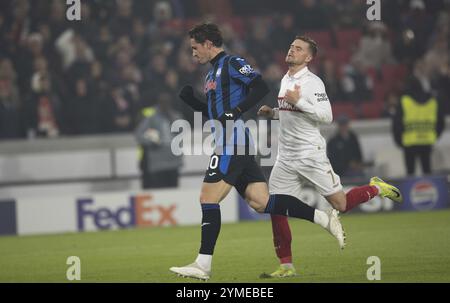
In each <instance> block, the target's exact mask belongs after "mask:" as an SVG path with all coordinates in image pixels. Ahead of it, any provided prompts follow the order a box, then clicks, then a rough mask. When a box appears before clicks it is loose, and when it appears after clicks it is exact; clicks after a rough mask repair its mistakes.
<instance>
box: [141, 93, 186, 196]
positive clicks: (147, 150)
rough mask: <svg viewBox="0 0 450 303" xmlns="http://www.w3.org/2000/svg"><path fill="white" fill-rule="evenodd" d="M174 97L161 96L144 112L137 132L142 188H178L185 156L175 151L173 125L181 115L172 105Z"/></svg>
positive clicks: (144, 109) (143, 110) (164, 94)
mask: <svg viewBox="0 0 450 303" xmlns="http://www.w3.org/2000/svg"><path fill="white" fill-rule="evenodd" d="M170 103H171V96H170V95H169V94H167V93H161V94H160V95H159V96H158V98H157V104H156V106H154V107H145V108H143V109H142V111H141V116H142V118H141V122H140V123H139V125H138V127H137V128H136V130H135V137H136V140H137V142H138V143H139V145H140V147H141V151H142V153H141V159H140V162H139V167H140V169H141V173H142V175H141V180H142V188H145V189H147V188H161V187H176V186H178V176H179V169H180V167H181V165H182V157H181V156H175V155H174V154H173V152H172V150H171V143H172V139H173V137H174V135H173V134H172V133H171V130H170V128H171V124H172V122H173V121H175V120H177V119H180V118H181V115H180V114H179V113H178V112H176V111H174V110H173V109H172V106H171V104H170Z"/></svg>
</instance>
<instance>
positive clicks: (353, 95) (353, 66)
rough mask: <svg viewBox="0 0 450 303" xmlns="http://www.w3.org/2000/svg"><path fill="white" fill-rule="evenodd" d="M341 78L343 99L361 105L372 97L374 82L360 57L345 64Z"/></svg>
mask: <svg viewBox="0 0 450 303" xmlns="http://www.w3.org/2000/svg"><path fill="white" fill-rule="evenodd" d="M343 72H344V73H343V76H342V79H341V87H342V100H344V101H352V102H355V103H356V104H357V105H359V104H360V103H361V102H363V101H368V100H371V99H372V96H373V82H372V79H371V78H370V77H369V76H368V75H367V74H366V73H365V69H364V67H363V63H362V62H361V61H360V60H359V59H358V60H354V61H353V63H349V64H347V65H345V66H344V69H343Z"/></svg>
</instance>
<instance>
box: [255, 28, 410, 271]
mask: <svg viewBox="0 0 450 303" xmlns="http://www.w3.org/2000/svg"><path fill="white" fill-rule="evenodd" d="M316 53H317V44H316V43H315V42H314V41H313V40H312V39H310V38H309V37H306V36H296V37H295V40H294V41H293V42H292V44H291V46H290V48H289V51H288V54H287V56H286V63H287V64H288V67H289V70H288V72H287V73H286V75H285V76H284V77H283V79H282V80H281V87H280V92H279V94H278V108H273V109H272V108H270V107H269V106H267V105H264V106H262V107H261V108H260V109H259V111H258V114H259V115H260V116H264V117H267V118H273V119H279V120H280V130H279V143H278V156H277V160H276V162H275V165H274V167H273V169H272V173H271V175H270V181H269V190H270V193H271V194H274V193H276V194H286V195H292V196H295V197H298V196H299V194H300V192H301V189H302V186H303V185H304V183H306V182H309V183H311V184H312V185H313V186H314V187H315V189H316V190H317V191H318V192H319V193H320V194H321V195H322V196H324V197H325V198H326V200H327V201H328V202H329V203H330V204H331V205H332V207H333V208H334V209H336V210H338V211H340V212H347V211H349V210H350V209H352V208H353V207H355V206H357V205H358V204H361V203H364V202H367V201H369V200H370V199H372V198H373V197H375V196H377V195H380V196H383V197H387V198H390V199H391V200H393V201H395V202H401V201H402V196H401V193H400V191H399V190H398V189H397V188H395V187H394V186H392V185H389V184H387V183H385V182H384V181H383V180H381V179H380V178H378V177H373V178H371V180H370V183H369V185H365V186H359V187H355V188H352V189H351V190H350V191H349V192H347V193H345V192H344V191H343V189H342V185H341V181H340V178H339V176H338V175H337V174H335V173H334V171H333V168H332V167H331V164H330V161H329V159H328V157H327V153H326V141H325V139H324V138H323V137H322V135H321V133H320V130H319V126H320V125H321V124H330V123H331V122H332V121H333V115H332V111H331V104H330V100H329V99H328V96H327V93H326V91H325V85H324V84H323V82H322V80H321V79H320V78H319V77H318V76H316V75H315V74H313V73H312V72H311V71H309V70H308V67H307V65H308V63H309V62H311V60H313V58H314V56H315V55H316ZM271 219H272V231H273V237H274V245H275V250H276V253H277V256H278V258H279V259H280V263H281V265H280V267H279V268H278V269H277V270H276V271H275V272H273V273H272V274H271V276H272V277H288V276H293V275H295V274H296V272H295V268H294V266H293V265H292V253H291V240H292V237H291V231H290V228H289V224H288V221H287V218H286V217H283V216H276V215H271Z"/></svg>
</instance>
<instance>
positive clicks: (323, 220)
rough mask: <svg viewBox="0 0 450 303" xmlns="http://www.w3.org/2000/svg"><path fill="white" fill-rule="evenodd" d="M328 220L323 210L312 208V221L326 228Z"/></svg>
mask: <svg viewBox="0 0 450 303" xmlns="http://www.w3.org/2000/svg"><path fill="white" fill-rule="evenodd" d="M329 220H330V219H329V218H328V215H327V214H326V213H325V212H324V211H321V210H318V209H316V210H314V223H316V224H319V225H320V226H322V227H323V228H326V227H327V226H328V221H329Z"/></svg>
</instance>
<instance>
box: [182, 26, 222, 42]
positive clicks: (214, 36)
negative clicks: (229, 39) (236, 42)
mask: <svg viewBox="0 0 450 303" xmlns="http://www.w3.org/2000/svg"><path fill="white" fill-rule="evenodd" d="M189 37H191V38H192V39H194V40H195V42H197V43H204V42H205V41H206V40H209V41H211V42H212V43H213V45H214V46H216V47H221V46H222V44H223V38H222V33H221V32H220V30H219V27H218V26H217V25H216V24H213V23H202V24H198V25H196V26H194V27H193V28H192V29H191V30H190V31H189Z"/></svg>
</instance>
